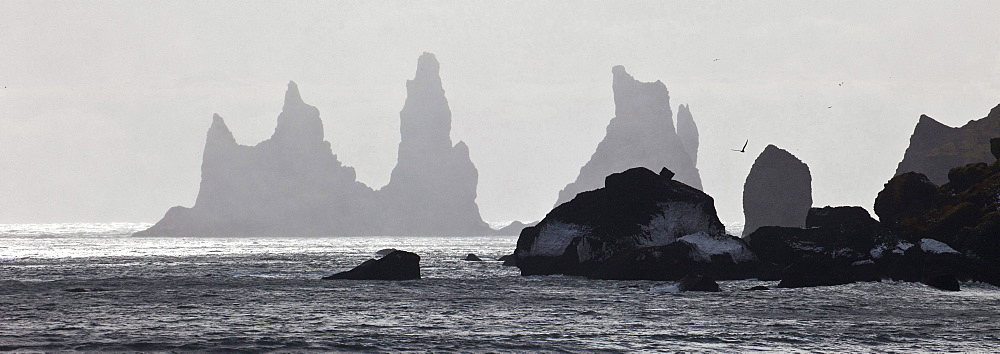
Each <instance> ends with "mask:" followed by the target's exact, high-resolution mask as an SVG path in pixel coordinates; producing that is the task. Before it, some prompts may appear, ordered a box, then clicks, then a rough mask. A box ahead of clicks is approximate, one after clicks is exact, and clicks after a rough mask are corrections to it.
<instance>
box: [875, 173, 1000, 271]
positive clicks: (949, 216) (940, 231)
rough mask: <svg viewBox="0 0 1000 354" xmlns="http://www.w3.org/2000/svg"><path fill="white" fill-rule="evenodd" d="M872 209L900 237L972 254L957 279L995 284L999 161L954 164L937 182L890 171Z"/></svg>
mask: <svg viewBox="0 0 1000 354" xmlns="http://www.w3.org/2000/svg"><path fill="white" fill-rule="evenodd" d="M875 213H876V214H878V216H879V218H880V219H881V220H882V223H883V224H884V225H885V226H886V227H888V228H889V229H891V230H892V231H893V232H894V233H895V234H897V235H899V237H900V238H901V239H903V240H906V241H908V242H911V243H914V244H917V243H918V242H923V241H922V240H924V239H930V240H935V241H937V242H940V243H941V244H943V245H945V246H946V247H948V248H949V249H953V250H954V253H957V254H960V255H962V256H964V257H966V258H968V259H969V260H971V262H966V263H965V264H963V265H961V266H959V268H960V269H958V270H957V273H956V274H955V275H956V276H957V277H959V279H967V278H971V279H974V280H978V281H983V282H988V283H991V284H994V285H998V284H1000V162H993V163H992V164H989V165H987V164H985V163H973V164H968V165H965V166H960V167H956V168H953V169H951V170H950V171H949V172H948V183H947V184H945V185H942V186H936V185H934V184H933V183H931V182H930V180H929V179H928V178H927V177H926V176H924V175H922V174H919V173H912V172H911V173H904V174H901V175H898V176H896V177H893V178H892V179H891V180H889V182H888V183H886V185H885V188H884V189H883V190H882V191H881V192H879V194H878V198H877V199H876V200H875ZM939 246H940V245H939ZM937 248H938V249H941V247H937ZM944 253H948V254H950V253H951V252H944ZM939 254H940V253H939ZM951 257H952V258H955V257H957V256H954V255H952V256H951ZM933 258H940V257H932V259H933ZM958 258H961V257H958ZM950 262H956V261H954V260H952V261H950ZM959 263H961V262H959Z"/></svg>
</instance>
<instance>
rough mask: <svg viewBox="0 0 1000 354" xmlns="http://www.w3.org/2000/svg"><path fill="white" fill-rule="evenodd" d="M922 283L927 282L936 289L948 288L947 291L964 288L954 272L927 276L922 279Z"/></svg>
mask: <svg viewBox="0 0 1000 354" xmlns="http://www.w3.org/2000/svg"><path fill="white" fill-rule="evenodd" d="M921 283H924V284H926V285H927V286H930V287H932V288H935V289H941V290H947V291H959V290H962V289H961V286H959V284H958V279H957V278H955V276H954V275H952V274H938V275H934V276H931V277H927V278H926V279H924V280H922V281H921Z"/></svg>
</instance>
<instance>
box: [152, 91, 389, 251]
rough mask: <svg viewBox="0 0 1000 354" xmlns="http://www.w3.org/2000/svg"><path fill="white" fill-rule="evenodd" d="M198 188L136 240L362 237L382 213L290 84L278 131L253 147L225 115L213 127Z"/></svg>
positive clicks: (316, 113) (316, 115) (216, 118)
mask: <svg viewBox="0 0 1000 354" xmlns="http://www.w3.org/2000/svg"><path fill="white" fill-rule="evenodd" d="M201 175H202V181H201V188H200V189H199V191H198V197H197V199H196V201H195V204H194V206H193V207H191V208H185V207H174V208H171V209H170V210H169V211H167V214H166V215H165V216H164V217H163V219H162V220H160V221H159V222H157V223H156V224H155V225H153V226H152V227H151V228H149V229H148V230H145V231H141V232H138V233H136V235H137V236H283V235H309V236H318V235H327V234H330V233H331V232H333V233H336V234H344V235H350V234H365V233H366V231H369V230H368V228H369V226H368V225H367V223H368V222H369V221H370V220H371V218H372V215H373V214H375V211H376V210H377V209H376V208H374V205H373V204H372V198H371V197H370V196H371V194H372V193H373V191H372V190H371V189H370V188H368V187H367V186H365V185H364V184H362V183H360V182H357V181H356V178H355V177H356V175H355V172H354V168H351V167H347V166H343V165H342V164H341V162H340V161H339V160H337V156H336V155H334V154H333V153H332V151H331V150H330V143H329V142H326V141H324V140H323V123H322V121H321V120H320V117H319V110H317V109H316V107H313V106H310V105H308V104H306V103H305V102H303V101H302V98H301V96H300V95H299V90H298V86H297V85H296V84H295V83H294V82H289V84H288V90H287V91H286V92H285V103H284V107H283V108H282V112H281V114H280V115H279V116H278V124H277V127H276V128H275V130H274V134H273V135H272V136H271V138H270V139H267V140H265V141H263V142H261V143H259V144H257V145H256V146H245V145H239V144H237V143H236V139H235V138H234V137H233V134H232V133H231V132H230V131H229V128H228V127H226V124H225V122H224V121H223V119H222V117H220V116H219V115H215V116H214V117H213V119H212V126H211V127H210V128H209V130H208V136H207V139H206V142H205V152H204V154H203V162H202V167H201Z"/></svg>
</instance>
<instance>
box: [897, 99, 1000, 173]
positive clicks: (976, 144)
mask: <svg viewBox="0 0 1000 354" xmlns="http://www.w3.org/2000/svg"><path fill="white" fill-rule="evenodd" d="M998 136H1000V105H998V106H996V107H993V109H992V110H990V113H989V114H988V115H987V116H986V117H984V118H982V119H979V120H973V121H970V122H969V123H966V124H965V125H963V126H962V127H960V128H952V127H949V126H947V125H944V124H941V123H940V122H938V121H936V120H934V118H931V117H928V116H926V115H921V116H920V120H919V121H917V126H916V127H915V128H914V129H913V135H912V136H910V145H909V146H908V147H907V148H906V153H904V154H903V160H902V161H900V162H899V166H898V167H897V168H896V174H895V175H896V176H898V175H901V174H904V173H907V172H917V173H920V174H923V175H925V176H927V178H928V179H930V181H931V182H933V183H934V184H937V185H942V184H945V183H948V171H950V170H951V169H952V168H953V167H956V166H965V165H967V164H970V163H975V162H986V163H991V162H993V161H996V160H997V158H996V157H995V156H994V155H993V154H992V153H991V151H990V150H991V145H990V139H992V138H996V137H998Z"/></svg>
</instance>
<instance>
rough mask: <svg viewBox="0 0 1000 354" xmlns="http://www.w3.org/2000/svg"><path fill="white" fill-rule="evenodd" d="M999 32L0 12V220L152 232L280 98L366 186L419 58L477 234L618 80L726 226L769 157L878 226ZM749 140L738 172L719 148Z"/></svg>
mask: <svg viewBox="0 0 1000 354" xmlns="http://www.w3.org/2000/svg"><path fill="white" fill-rule="evenodd" d="M998 13H1000V2H996V1H994V2H971V1H968V2H960V3H959V2H869V1H861V2H844V1H839V2H802V1H787V2H763V1H755V2H745V1H721V2H707V1H699V2H664V1H657V2H639V1H629V2H623V1H608V2H581V1H572V2H568V1H567V2H557V1H495V2H478V1H453V2H452V1H448V2H415V1H406V2H402V1H401V2H371V1H365V2H351V1H339V2H289V1H280V2H246V1H239V2H223V1H204V2H180V1H164V2H135V1H123V2H111V1H100V2H97V1H95V2H37V1H31V2H28V1H24V2H19V1H5V0H0V87H2V88H0V122H2V130H0V166H3V176H2V178H0V223H21V222H76V221H82V222H100V221H148V222H153V221H156V220H159V219H160V217H162V216H163V214H164V212H166V210H167V209H168V208H169V207H171V206H174V205H184V206H191V205H192V204H193V203H194V200H195V196H196V195H197V192H198V183H199V180H200V166H201V153H202V149H203V147H204V142H205V134H206V132H207V129H208V127H209V125H210V123H211V120H212V119H211V118H212V113H219V114H220V115H221V116H223V117H224V118H225V119H226V122H227V123H228V124H229V127H230V128H231V130H232V131H233V134H234V135H235V136H236V139H237V141H238V142H240V143H241V144H246V145H253V144H256V143H258V142H260V141H261V140H263V139H266V138H268V137H269V136H270V135H271V133H272V132H273V129H274V126H275V121H276V118H277V115H278V113H279V112H280V110H281V106H282V101H283V98H284V90H285V86H286V84H287V82H288V81H289V80H294V81H295V82H297V83H298V85H299V88H300V90H301V92H302V97H303V99H304V100H305V101H306V102H307V103H309V104H311V105H314V106H316V107H318V108H319V110H320V112H321V116H322V117H323V120H324V124H325V129H326V137H327V139H328V140H329V141H330V142H331V144H332V146H333V151H334V153H336V154H337V155H338V157H339V158H340V160H341V161H343V162H344V163H345V164H347V165H350V166H353V167H355V168H356V169H357V172H358V177H359V179H360V180H361V181H362V182H364V183H366V184H368V185H369V186H371V187H373V188H376V189H377V188H380V187H381V186H383V185H384V184H385V183H387V182H388V179H389V173H390V171H391V170H392V167H393V166H394V164H395V158H396V149H397V144H398V143H399V110H400V109H401V108H402V106H403V101H404V99H405V93H406V86H405V83H406V80H407V79H410V78H412V77H413V74H414V71H415V69H416V60H417V57H418V56H419V55H420V53H422V52H425V51H427V52H433V53H435V54H436V56H437V58H438V60H439V61H440V63H441V76H442V80H443V82H444V87H445V90H446V95H447V97H448V100H449V102H450V104H451V110H452V113H453V116H452V120H453V123H452V133H451V135H452V138H453V140H455V141H456V142H457V141H458V140H464V141H465V142H466V143H467V144H468V145H469V148H470V150H471V157H472V160H473V162H474V163H475V164H476V167H478V169H479V198H478V200H477V201H478V203H479V207H480V210H481V211H482V215H483V218H484V219H486V220H488V221H489V220H512V219H520V220H538V219H540V218H541V217H543V216H544V214H545V213H546V212H547V211H548V210H550V209H551V207H552V204H553V203H554V202H555V200H556V197H557V195H558V192H559V190H560V189H562V188H563V187H564V186H565V185H566V184H567V183H569V182H572V181H573V180H574V179H575V178H576V176H577V174H578V173H579V169H580V167H581V166H583V164H584V163H585V162H586V161H587V160H588V159H589V158H590V155H591V154H592V153H593V152H594V149H595V148H596V146H597V143H598V142H599V141H600V140H601V139H602V138H603V136H604V131H605V128H606V127H607V124H608V122H609V120H610V119H611V118H612V116H613V115H614V103H613V98H612V92H611V67H612V66H614V65H618V64H621V65H624V66H625V67H626V68H627V69H628V71H629V72H630V73H631V74H632V75H634V76H635V77H636V78H637V79H639V80H642V81H655V80H662V81H663V82H664V83H665V84H666V86H667V88H668V89H669V90H670V96H671V106H672V108H673V109H674V112H675V113H676V109H677V106H678V105H679V104H690V105H691V111H692V114H693V115H694V118H695V121H696V122H697V124H698V128H699V130H700V132H701V147H700V151H699V158H698V167H699V169H700V170H701V176H702V180H703V182H704V186H705V191H706V192H708V193H709V194H710V195H712V196H713V197H714V198H715V200H716V207H717V209H718V210H719V214H720V218H721V219H722V220H724V221H742V219H743V215H742V210H741V198H742V190H743V182H744V180H745V178H746V175H747V172H748V171H749V169H750V166H751V165H752V163H753V160H754V158H755V157H756V156H757V154H759V153H760V151H762V150H763V148H764V147H765V146H766V145H767V144H769V143H771V144H775V145H778V146H779V147H781V148H783V149H786V150H788V151H789V152H791V153H793V154H795V155H796V156H798V157H799V158H800V159H802V160H803V161H804V162H805V163H806V164H808V165H809V168H810V170H811V171H812V176H813V200H814V202H815V204H816V206H824V205H861V206H864V207H866V208H868V209H869V210H870V209H871V205H872V203H873V201H874V198H875V195H876V193H877V192H878V191H879V190H881V188H882V185H883V184H884V183H885V182H886V181H887V180H888V179H889V178H890V177H892V174H893V172H894V171H895V169H896V164H897V163H898V162H899V160H900V159H902V156H903V151H904V150H905V148H906V145H907V143H908V140H909V136H910V134H911V133H912V130H913V126H914V125H915V124H916V122H917V118H918V117H919V115H920V114H928V115H930V116H932V117H934V118H936V119H938V120H939V121H941V122H943V123H945V124H948V125H952V126H955V125H961V124H964V123H965V122H966V121H968V120H971V119H978V118H981V117H983V116H985V115H986V113H987V112H988V111H989V110H990V108H992V107H994V106H996V105H997V104H998V103H1000V26H997V25H996V14H998ZM715 59H718V60H717V61H716V60H715ZM841 82H843V85H842V86H840V85H838V84H840V83H841ZM828 107H832V108H828ZM745 139H749V140H750V144H749V146H748V147H747V153H746V154H738V153H734V152H732V151H730V149H731V148H739V147H740V146H742V145H743V141H744V140H745Z"/></svg>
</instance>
